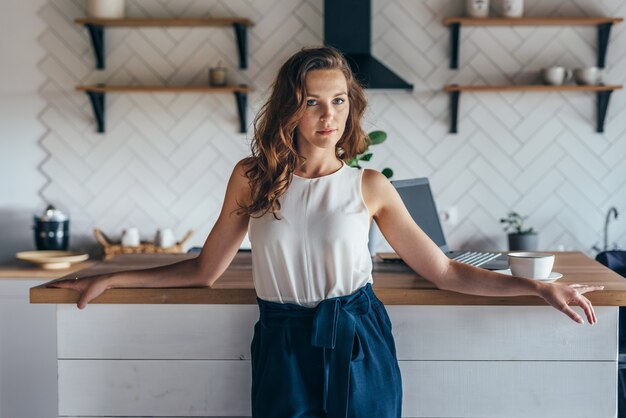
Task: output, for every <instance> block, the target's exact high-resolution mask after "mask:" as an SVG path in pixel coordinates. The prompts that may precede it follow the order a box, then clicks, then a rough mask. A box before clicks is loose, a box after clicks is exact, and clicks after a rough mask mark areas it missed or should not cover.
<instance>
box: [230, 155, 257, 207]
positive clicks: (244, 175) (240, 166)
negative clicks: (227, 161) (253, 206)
mask: <svg viewBox="0 0 626 418" xmlns="http://www.w3.org/2000/svg"><path fill="white" fill-rule="evenodd" d="M251 164H253V160H252V157H246V158H243V159H241V160H239V161H238V162H237V164H235V167H234V168H233V172H232V174H231V176H230V181H229V184H228V187H232V188H233V189H234V190H236V192H237V196H238V200H239V201H240V202H244V203H245V204H246V205H248V204H250V201H251V192H250V190H251V189H250V178H249V177H248V171H249V170H250V168H251Z"/></svg>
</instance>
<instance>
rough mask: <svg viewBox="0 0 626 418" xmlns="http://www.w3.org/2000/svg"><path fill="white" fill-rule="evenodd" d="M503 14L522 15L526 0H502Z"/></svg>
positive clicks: (508, 15)
mask: <svg viewBox="0 0 626 418" xmlns="http://www.w3.org/2000/svg"><path fill="white" fill-rule="evenodd" d="M501 6H502V16H504V17H522V16H523V15H524V0H502V4H501Z"/></svg>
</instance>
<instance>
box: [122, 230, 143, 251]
mask: <svg viewBox="0 0 626 418" xmlns="http://www.w3.org/2000/svg"><path fill="white" fill-rule="evenodd" d="M140 242H141V241H140V240H139V229H137V228H134V227H133V228H128V229H126V230H124V232H122V245H123V246H124V247H138V246H139V244H140Z"/></svg>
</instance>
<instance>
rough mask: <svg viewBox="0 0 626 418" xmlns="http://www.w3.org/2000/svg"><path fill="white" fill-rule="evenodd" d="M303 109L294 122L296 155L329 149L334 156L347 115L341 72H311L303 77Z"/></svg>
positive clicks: (344, 82)
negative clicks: (307, 150)
mask: <svg viewBox="0 0 626 418" xmlns="http://www.w3.org/2000/svg"><path fill="white" fill-rule="evenodd" d="M305 84H306V98H305V99H306V109H305V112H304V116H302V119H300V122H298V129H297V135H298V151H300V152H302V151H303V150H304V148H322V149H328V148H331V149H332V150H333V152H334V150H335V146H336V144H337V142H339V140H340V139H341V137H342V135H343V131H344V129H345V127H346V120H347V119H348V114H349V113H350V102H349V101H348V84H347V82H346V78H345V77H344V75H343V73H342V72H341V70H314V71H311V72H309V73H308V74H307V76H306V81H305Z"/></svg>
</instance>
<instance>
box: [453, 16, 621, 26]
mask: <svg viewBox="0 0 626 418" xmlns="http://www.w3.org/2000/svg"><path fill="white" fill-rule="evenodd" d="M623 20H624V19H623V18H621V17H518V18H513V17H447V18H445V19H444V20H443V24H444V25H446V26H450V25H451V24H453V23H460V24H462V25H465V26H560V25H563V26H574V25H589V26H593V25H600V24H603V23H619V22H622V21H623Z"/></svg>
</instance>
